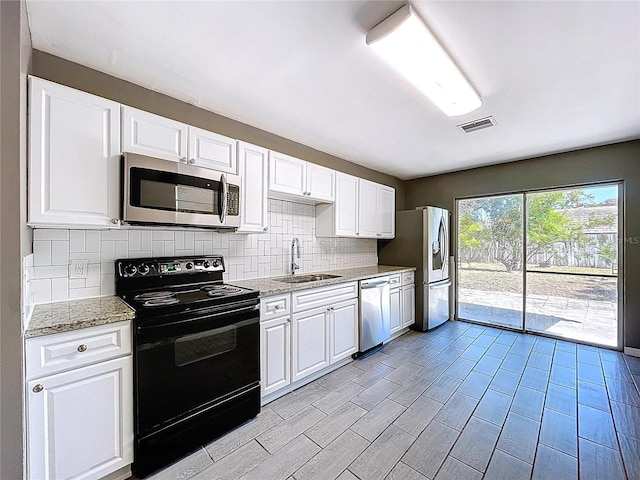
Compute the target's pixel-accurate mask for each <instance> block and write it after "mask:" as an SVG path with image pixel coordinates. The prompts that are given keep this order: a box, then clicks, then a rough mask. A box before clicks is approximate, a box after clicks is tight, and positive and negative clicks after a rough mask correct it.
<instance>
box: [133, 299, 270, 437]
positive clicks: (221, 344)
mask: <svg viewBox="0 0 640 480" xmlns="http://www.w3.org/2000/svg"><path fill="white" fill-rule="evenodd" d="M228 308H229V309H228V310H226V311H223V312H214V313H208V314H205V315H203V314H195V313H185V314H179V315H172V316H170V317H167V318H161V319H154V320H153V321H146V320H145V321H141V322H138V324H137V325H136V333H135V340H134V341H135V369H136V372H135V375H136V433H137V434H138V438H140V437H144V436H145V435H148V434H151V433H154V432H156V431H158V430H161V429H164V428H167V427H171V426H172V425H175V424H176V423H179V422H181V421H182V420H184V419H186V418H188V417H192V416H194V415H197V414H198V413H199V412H202V411H205V410H208V409H212V408H215V407H216V405H223V404H224V403H225V402H226V401H228V400H230V399H232V398H233V397H234V396H237V395H238V394H239V393H241V392H242V391H244V390H246V388H248V387H250V386H254V387H255V385H258V384H259V381H260V332H259V321H260V318H259V310H258V305H256V303H255V301H249V302H241V303H238V304H234V305H230V306H229V307H228Z"/></svg>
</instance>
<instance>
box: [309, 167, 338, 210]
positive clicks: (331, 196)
mask: <svg viewBox="0 0 640 480" xmlns="http://www.w3.org/2000/svg"><path fill="white" fill-rule="evenodd" d="M335 182H336V171H335V170H331V169H330V168H327V167H322V166H320V165H316V164H314V163H307V196H308V197H310V198H312V199H315V200H324V201H326V202H333V201H334V200H335Z"/></svg>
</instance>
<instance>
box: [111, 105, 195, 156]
mask: <svg viewBox="0 0 640 480" xmlns="http://www.w3.org/2000/svg"><path fill="white" fill-rule="evenodd" d="M187 129H188V127H187V125H185V124H183V123H180V122H176V121H175V120H170V119H168V118H165V117H161V116H160V115H154V114H153V113H149V112H144V111H142V110H138V109H136V108H132V107H125V106H123V107H122V151H123V152H131V153H139V154H141V155H148V156H150V157H157V158H164V159H165V160H173V161H175V162H179V161H181V160H182V161H185V160H186V159H187V135H188V132H187Z"/></svg>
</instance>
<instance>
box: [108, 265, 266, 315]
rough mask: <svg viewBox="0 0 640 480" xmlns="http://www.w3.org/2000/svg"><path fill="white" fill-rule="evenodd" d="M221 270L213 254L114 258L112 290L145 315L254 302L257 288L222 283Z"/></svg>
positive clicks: (222, 270)
mask: <svg viewBox="0 0 640 480" xmlns="http://www.w3.org/2000/svg"><path fill="white" fill-rule="evenodd" d="M223 272H224V261H223V258H222V257H221V256H216V255H210V256H207V257H179V258H168V257H162V258H141V259H125V260H116V294H117V295H118V296H120V298H122V299H123V300H124V301H125V302H127V304H129V305H130V306H131V307H132V308H133V309H134V310H135V311H136V316H140V315H143V316H145V317H146V316H153V315H166V314H171V313H180V312H186V311H192V310H196V309H209V308H216V307H222V306H224V305H228V304H235V303H238V302H243V301H248V300H253V301H255V302H256V303H257V301H258V300H257V298H258V295H259V292H258V291H257V290H251V289H248V288H243V287H238V286H235V285H231V284H227V283H224V282H223V280H222V273H223Z"/></svg>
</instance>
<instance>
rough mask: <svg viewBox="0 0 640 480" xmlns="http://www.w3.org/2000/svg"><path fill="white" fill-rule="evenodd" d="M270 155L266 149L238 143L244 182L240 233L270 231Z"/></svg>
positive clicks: (241, 195) (241, 175) (240, 167)
mask: <svg viewBox="0 0 640 480" xmlns="http://www.w3.org/2000/svg"><path fill="white" fill-rule="evenodd" d="M268 153H269V151H268V150H267V149H266V148H262V147H258V146H256V145H251V144H249V143H245V142H238V167H239V175H240V177H241V182H242V188H241V194H240V227H239V228H238V232H266V231H267V230H268V221H267V201H268V200H267V165H268V162H267V160H268Z"/></svg>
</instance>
